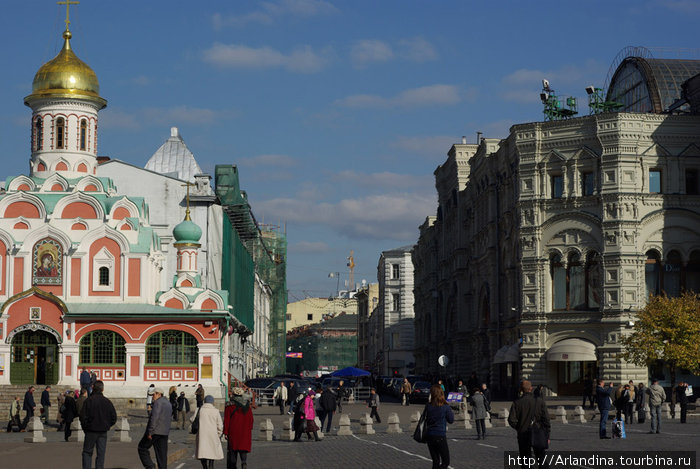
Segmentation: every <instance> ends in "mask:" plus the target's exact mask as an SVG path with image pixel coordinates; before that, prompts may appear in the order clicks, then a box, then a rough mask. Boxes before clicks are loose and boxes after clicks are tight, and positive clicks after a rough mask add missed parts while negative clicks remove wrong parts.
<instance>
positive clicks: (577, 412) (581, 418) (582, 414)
mask: <svg viewBox="0 0 700 469" xmlns="http://www.w3.org/2000/svg"><path fill="white" fill-rule="evenodd" d="M574 422H578V423H586V411H585V410H583V407H581V406H580V405H577V406H576V407H574Z"/></svg>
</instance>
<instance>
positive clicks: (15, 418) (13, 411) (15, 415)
mask: <svg viewBox="0 0 700 469" xmlns="http://www.w3.org/2000/svg"><path fill="white" fill-rule="evenodd" d="M21 408H22V404H20V402H19V396H15V400H14V401H12V404H10V420H9V421H8V422H7V433H10V432H11V431H12V427H15V426H16V427H17V431H19V430H21V429H22V422H21V421H20V409H21Z"/></svg>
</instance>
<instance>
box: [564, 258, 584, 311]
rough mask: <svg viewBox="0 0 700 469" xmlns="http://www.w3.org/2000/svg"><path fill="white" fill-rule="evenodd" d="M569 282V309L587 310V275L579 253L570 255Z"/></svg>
mask: <svg viewBox="0 0 700 469" xmlns="http://www.w3.org/2000/svg"><path fill="white" fill-rule="evenodd" d="M567 270H568V275H567V280H568V284H569V305H568V306H569V308H568V309H575V310H581V309H587V306H586V275H585V268H584V266H583V264H582V263H581V256H580V255H579V254H578V253H572V254H570V255H569V264H568V269H567Z"/></svg>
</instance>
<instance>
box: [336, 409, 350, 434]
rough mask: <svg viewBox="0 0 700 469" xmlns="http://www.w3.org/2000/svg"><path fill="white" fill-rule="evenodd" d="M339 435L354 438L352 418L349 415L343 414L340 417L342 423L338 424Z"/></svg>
mask: <svg viewBox="0 0 700 469" xmlns="http://www.w3.org/2000/svg"><path fill="white" fill-rule="evenodd" d="M338 435H339V436H352V429H351V428H350V416H349V415H348V414H342V415H341V416H340V422H339V423H338Z"/></svg>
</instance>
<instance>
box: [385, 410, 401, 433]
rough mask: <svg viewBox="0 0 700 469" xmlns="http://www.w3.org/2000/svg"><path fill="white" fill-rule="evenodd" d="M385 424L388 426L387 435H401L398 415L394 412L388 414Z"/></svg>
mask: <svg viewBox="0 0 700 469" xmlns="http://www.w3.org/2000/svg"><path fill="white" fill-rule="evenodd" d="M387 423H388V424H389V427H388V428H387V429H386V432H387V433H403V430H401V425H400V424H401V421H400V420H399V414H397V413H396V412H392V413H390V414H389V418H387Z"/></svg>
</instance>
